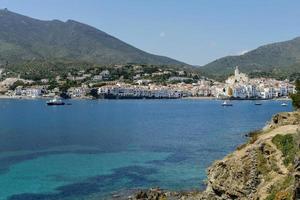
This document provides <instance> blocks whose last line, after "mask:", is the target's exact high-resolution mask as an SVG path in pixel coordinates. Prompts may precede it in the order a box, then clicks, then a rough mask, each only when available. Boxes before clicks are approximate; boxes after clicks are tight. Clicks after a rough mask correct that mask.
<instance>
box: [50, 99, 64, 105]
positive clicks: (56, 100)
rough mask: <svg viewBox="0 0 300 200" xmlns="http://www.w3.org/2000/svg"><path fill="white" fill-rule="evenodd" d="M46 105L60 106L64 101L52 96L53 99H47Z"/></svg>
mask: <svg viewBox="0 0 300 200" xmlns="http://www.w3.org/2000/svg"><path fill="white" fill-rule="evenodd" d="M47 105H48V106H62V105H65V102H63V101H62V100H60V99H57V98H54V99H51V100H49V101H47Z"/></svg>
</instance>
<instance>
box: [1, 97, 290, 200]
mask: <svg viewBox="0 0 300 200" xmlns="http://www.w3.org/2000/svg"><path fill="white" fill-rule="evenodd" d="M71 103H72V105H71V106H63V107H47V106H46V105H45V101H44V100H0V200H6V199H9V200H29V199H30V200H37V199H38V200H44V199H45V200H46V199H47V200H48V199H50V200H67V199H68V200H69V199H87V200H91V199H106V198H108V196H111V194H112V193H113V192H117V191H121V190H127V189H134V188H148V187H154V186H159V187H162V188H165V189H170V190H176V189H201V188H203V180H204V179H205V178H206V175H205V170H206V168H207V167H208V166H209V165H210V164H211V163H212V162H213V161H214V160H215V159H220V158H222V157H223V156H224V155H226V154H227V153H229V152H230V151H232V150H234V149H235V148H236V147H237V146H238V145H239V144H240V143H242V142H244V141H245V137H244V135H245V134H246V133H247V132H249V131H251V130H254V129H259V128H262V127H263V126H264V125H265V123H266V121H267V120H269V119H270V117H271V116H272V115H273V114H275V113H277V112H281V111H290V110H292V108H291V105H289V106H288V107H281V106H280V104H281V102H280V101H264V102H263V105H262V106H254V103H253V102H252V101H235V102H234V106H233V107H222V106H220V104H221V103H222V102H220V101H214V100H203V101H199V100H122V101H117V100H116V101H106V100H99V101H90V100H72V101H71Z"/></svg>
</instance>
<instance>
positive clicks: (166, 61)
mask: <svg viewBox="0 0 300 200" xmlns="http://www.w3.org/2000/svg"><path fill="white" fill-rule="evenodd" d="M35 60H38V61H39V62H40V61H44V60H47V61H51V60H59V61H68V62H88V63H97V64H108V65H109V64H126V63H138V64H152V65H176V66H186V65H187V64H185V63H183V62H179V61H177V60H174V59H171V58H167V57H164V56H157V55H153V54H149V53H146V52H144V51H142V50H139V49H137V48H135V47H133V46H131V45H129V44H126V43H125V42H123V41H121V40H119V39H117V38H115V37H113V36H110V35H108V34H107V33H105V32H102V31H100V30H98V29H96V28H93V27H91V26H88V25H85V24H82V23H80V22H76V21H73V20H68V21H67V22H62V21H59V20H52V21H42V20H37V19H33V18H30V17H26V16H23V15H20V14H17V13H14V12H11V11H8V10H7V9H3V10H0V64H2V65H6V64H7V63H9V64H14V63H22V62H28V61H35Z"/></svg>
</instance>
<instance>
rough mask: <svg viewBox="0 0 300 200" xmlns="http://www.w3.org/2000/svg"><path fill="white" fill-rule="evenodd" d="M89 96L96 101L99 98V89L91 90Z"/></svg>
mask: <svg viewBox="0 0 300 200" xmlns="http://www.w3.org/2000/svg"><path fill="white" fill-rule="evenodd" d="M89 94H90V95H91V96H92V97H93V98H95V99H97V98H99V94H98V89H97V88H93V89H91V90H90V93H89Z"/></svg>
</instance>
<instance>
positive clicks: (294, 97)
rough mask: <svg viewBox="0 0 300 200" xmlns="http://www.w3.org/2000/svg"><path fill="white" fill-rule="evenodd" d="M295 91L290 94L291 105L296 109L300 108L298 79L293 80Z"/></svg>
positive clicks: (299, 82)
mask: <svg viewBox="0 0 300 200" xmlns="http://www.w3.org/2000/svg"><path fill="white" fill-rule="evenodd" d="M295 86H296V93H295V94H292V95H291V98H292V101H293V106H294V108H296V109H300V80H299V79H297V80H296V81H295Z"/></svg>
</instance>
